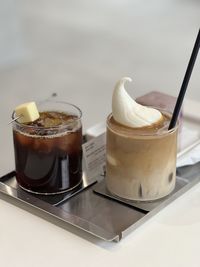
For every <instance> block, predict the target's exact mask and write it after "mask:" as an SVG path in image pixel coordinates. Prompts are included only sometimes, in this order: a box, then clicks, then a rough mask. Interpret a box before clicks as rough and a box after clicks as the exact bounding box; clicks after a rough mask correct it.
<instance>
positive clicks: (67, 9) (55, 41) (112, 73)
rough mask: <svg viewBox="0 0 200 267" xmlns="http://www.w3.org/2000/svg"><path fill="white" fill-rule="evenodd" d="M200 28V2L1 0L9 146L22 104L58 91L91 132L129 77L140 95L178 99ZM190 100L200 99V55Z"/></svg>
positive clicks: (1, 72)
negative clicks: (14, 113) (10, 123)
mask: <svg viewBox="0 0 200 267" xmlns="http://www.w3.org/2000/svg"><path fill="white" fill-rule="evenodd" d="M199 26H200V1H199V0H150V1H147V0H101V1H100V0H99V1H97V0H56V1H55V0H0V88H1V93H2V95H1V106H0V112H1V116H0V121H1V127H2V130H1V141H0V145H1V148H2V147H3V146H5V138H6V139H7V143H8V144H7V147H8V150H9V151H11V150H12V137H11V126H7V122H8V121H9V119H10V115H11V113H12V110H13V109H14V107H15V106H16V105H18V104H21V103H23V102H25V101H31V100H36V101H37V100H42V99H46V98H48V97H49V96H51V94H52V93H56V94H57V95H58V97H59V98H62V99H63V100H66V101H68V102H73V103H74V104H77V105H78V106H79V107H80V108H81V109H82V111H83V114H84V115H83V123H84V128H88V127H90V126H92V125H93V124H95V123H97V122H100V121H103V120H105V118H106V116H107V114H108V113H109V112H110V110H111V96H112V90H113V87H114V84H115V83H116V81H117V80H118V79H119V78H121V77H122V76H130V77H131V78H132V79H133V82H132V83H131V84H127V89H128V91H129V93H130V94H131V95H132V96H133V97H134V98H135V97H137V96H140V95H143V94H145V93H148V92H150V91H152V90H158V91H161V92H165V93H168V94H171V95H173V96H177V95H178V92H179V89H180V86H181V83H182V80H183V76H184V74H185V70H186V66H187V64H188V61H189V58H190V55H191V51H192V48H193V45H194V41H195V38H196V35H197V32H198V29H199ZM186 96H187V98H190V99H195V100H198V101H200V56H199V57H198V59H197V62H196V65H195V68H194V71H193V74H192V77H191V81H190V84H189V87H188V91H187V94H186ZM8 140H9V141H8ZM8 153H10V152H8ZM10 155H11V154H10ZM2 164H4V165H5V164H7V159H5V160H4V159H2V160H1V165H2Z"/></svg>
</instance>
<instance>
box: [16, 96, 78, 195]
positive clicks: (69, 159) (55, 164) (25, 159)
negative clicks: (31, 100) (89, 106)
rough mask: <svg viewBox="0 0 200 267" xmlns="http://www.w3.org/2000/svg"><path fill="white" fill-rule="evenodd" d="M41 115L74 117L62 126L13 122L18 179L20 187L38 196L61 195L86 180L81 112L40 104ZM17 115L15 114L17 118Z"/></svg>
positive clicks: (50, 103)
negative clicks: (83, 163)
mask: <svg viewBox="0 0 200 267" xmlns="http://www.w3.org/2000/svg"><path fill="white" fill-rule="evenodd" d="M38 109H39V112H46V113H47V117H48V112H58V113H61V114H66V115H67V116H70V119H69V120H68V119H67V120H66V121H64V122H63V123H62V125H58V126H48V127H46V126H45V127H44V126H38V125H34V124H32V125H27V124H22V123H19V122H18V121H17V120H16V121H14V122H13V140H14V152H15V166H16V179H17V182H18V184H19V186H20V187H22V188H23V189H25V190H27V191H29V192H32V193H38V194H58V193H62V192H66V191H69V190H72V189H74V188H75V187H77V186H78V185H79V184H80V183H81V181H82V125H81V116H82V113H81V110H80V109H79V108H78V107H76V106H75V105H73V104H69V103H66V102H62V101H44V102H41V103H38ZM15 117H16V116H15V113H13V115H12V119H14V118H15Z"/></svg>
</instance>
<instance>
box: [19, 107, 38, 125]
mask: <svg viewBox="0 0 200 267" xmlns="http://www.w3.org/2000/svg"><path fill="white" fill-rule="evenodd" d="M15 114H16V117H20V118H19V119H18V122H20V123H26V122H32V121H35V120H37V119H38V118H39V117H40V114H39V112H38V109H37V106H36V104H35V102H28V103H24V104H21V105H19V106H17V107H16V108H15Z"/></svg>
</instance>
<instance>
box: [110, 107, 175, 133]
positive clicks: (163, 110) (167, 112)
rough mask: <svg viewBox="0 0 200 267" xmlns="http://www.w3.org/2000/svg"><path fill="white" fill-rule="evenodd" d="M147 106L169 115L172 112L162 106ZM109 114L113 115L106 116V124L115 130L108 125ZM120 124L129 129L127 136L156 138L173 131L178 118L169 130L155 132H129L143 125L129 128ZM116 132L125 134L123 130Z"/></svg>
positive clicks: (111, 128)
mask: <svg viewBox="0 0 200 267" xmlns="http://www.w3.org/2000/svg"><path fill="white" fill-rule="evenodd" d="M148 107H151V108H155V109H157V110H159V111H161V112H162V113H166V114H169V115H170V116H171V115H172V112H171V111H169V110H167V109H162V108H158V107H153V106H148ZM111 116H113V114H112V112H111V113H110V114H109V115H108V116H107V119H106V125H107V127H108V128H109V129H110V130H111V131H114V132H117V131H116V130H115V129H113V127H112V126H110V123H109V119H110V118H111ZM119 125H122V124H120V123H119ZM122 126H123V127H127V129H128V130H129V131H130V132H129V133H128V134H127V136H134V137H141V138H145V137H151V138H156V137H163V136H165V135H169V134H172V133H174V132H175V131H176V130H177V129H178V127H179V119H178V120H177V123H176V125H175V127H173V128H172V129H170V130H168V129H166V130H165V131H162V132H155V133H137V132H135V133H134V134H131V130H133V131H134V129H139V128H143V127H138V128H137V127H135V128H131V127H128V126H125V125H122ZM117 133H118V134H119V135H123V136H124V135H125V134H126V133H125V132H124V131H123V130H122V131H121V132H117Z"/></svg>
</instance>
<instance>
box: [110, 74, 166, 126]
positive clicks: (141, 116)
mask: <svg viewBox="0 0 200 267" xmlns="http://www.w3.org/2000/svg"><path fill="white" fill-rule="evenodd" d="M126 81H129V82H131V81H132V79H131V78H129V77H123V78H122V79H121V80H119V81H118V82H117V84H116V85H115V88H114V92H113V97H112V114H113V117H114V119H115V120H116V121H117V122H119V123H121V124H123V125H125V126H128V127H133V128H135V127H144V126H150V125H152V124H154V123H157V122H158V121H160V120H161V119H162V114H161V112H160V111H158V110H156V109H154V108H150V107H145V106H142V105H140V104H138V103H137V102H135V101H134V100H133V99H132V98H131V97H130V95H129V94H128V93H127V91H126V90H125V88H124V84H125V82H126Z"/></svg>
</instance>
